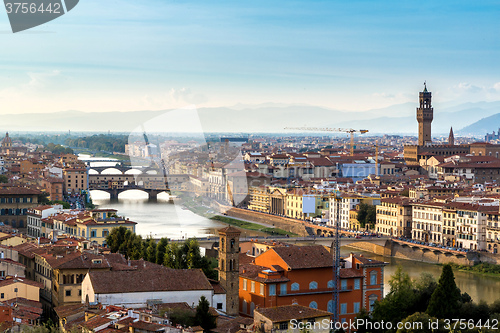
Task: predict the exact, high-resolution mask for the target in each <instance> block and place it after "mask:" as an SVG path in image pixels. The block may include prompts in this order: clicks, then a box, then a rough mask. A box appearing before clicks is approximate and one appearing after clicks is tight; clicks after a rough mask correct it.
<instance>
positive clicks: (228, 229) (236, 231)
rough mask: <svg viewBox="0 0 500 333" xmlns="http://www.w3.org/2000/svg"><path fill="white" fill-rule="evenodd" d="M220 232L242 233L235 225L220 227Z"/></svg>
mask: <svg viewBox="0 0 500 333" xmlns="http://www.w3.org/2000/svg"><path fill="white" fill-rule="evenodd" d="M217 231H218V232H219V233H225V234H228V233H232V234H236V233H237V234H241V231H239V230H238V229H236V228H235V227H231V226H229V227H225V228H222V229H219V230H217Z"/></svg>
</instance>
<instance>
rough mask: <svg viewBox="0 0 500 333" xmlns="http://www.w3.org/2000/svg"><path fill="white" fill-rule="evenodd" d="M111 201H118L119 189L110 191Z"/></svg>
mask: <svg viewBox="0 0 500 333" xmlns="http://www.w3.org/2000/svg"><path fill="white" fill-rule="evenodd" d="M109 200H110V201H115V202H116V201H118V190H117V189H113V190H109Z"/></svg>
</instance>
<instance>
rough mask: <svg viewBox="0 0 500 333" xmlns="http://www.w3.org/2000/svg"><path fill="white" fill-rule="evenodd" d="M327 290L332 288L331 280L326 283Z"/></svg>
mask: <svg viewBox="0 0 500 333" xmlns="http://www.w3.org/2000/svg"><path fill="white" fill-rule="evenodd" d="M327 286H328V288H333V280H330V281H328V285H327Z"/></svg>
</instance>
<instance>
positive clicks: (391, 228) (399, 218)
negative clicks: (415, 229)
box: [375, 197, 412, 238]
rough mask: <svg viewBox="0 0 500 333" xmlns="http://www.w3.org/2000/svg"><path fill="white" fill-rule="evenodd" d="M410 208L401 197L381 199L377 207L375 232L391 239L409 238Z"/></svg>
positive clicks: (408, 202) (406, 200)
mask: <svg viewBox="0 0 500 333" xmlns="http://www.w3.org/2000/svg"><path fill="white" fill-rule="evenodd" d="M411 223H412V206H411V205H410V200H409V199H408V198H403V197H395V198H387V199H382V200H381V202H380V205H377V220H376V224H375V231H376V232H377V233H380V234H382V235H386V236H391V237H407V238H410V237H411Z"/></svg>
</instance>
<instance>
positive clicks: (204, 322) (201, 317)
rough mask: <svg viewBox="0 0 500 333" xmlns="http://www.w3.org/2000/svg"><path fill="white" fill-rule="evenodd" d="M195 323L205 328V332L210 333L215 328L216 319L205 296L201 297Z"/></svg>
mask: <svg viewBox="0 0 500 333" xmlns="http://www.w3.org/2000/svg"><path fill="white" fill-rule="evenodd" d="M195 322H196V324H197V325H200V326H201V327H202V328H203V331H205V332H210V331H211V330H212V329H213V328H215V326H216V325H215V317H214V316H213V315H212V314H211V313H210V303H208V300H207V299H206V298H205V296H201V297H200V301H199V302H198V306H197V307H196V315H195Z"/></svg>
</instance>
